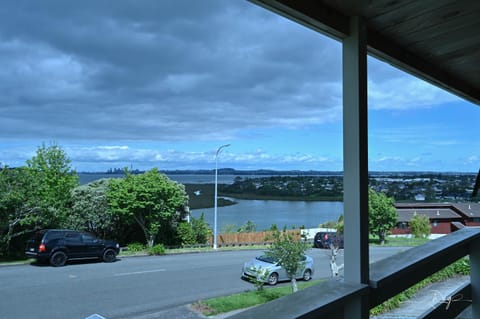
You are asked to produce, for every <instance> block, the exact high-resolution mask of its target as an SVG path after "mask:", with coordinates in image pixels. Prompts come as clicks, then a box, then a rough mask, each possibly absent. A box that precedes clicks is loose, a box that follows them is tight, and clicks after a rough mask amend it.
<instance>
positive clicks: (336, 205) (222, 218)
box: [191, 199, 343, 233]
mask: <svg viewBox="0 0 480 319" xmlns="http://www.w3.org/2000/svg"><path fill="white" fill-rule="evenodd" d="M236 201H237V202H238V204H236V205H232V206H225V207H218V208H217V224H218V225H217V230H218V232H219V233H221V230H222V229H223V228H224V227H225V226H226V225H229V224H234V225H236V227H237V228H238V227H240V226H241V225H243V224H245V223H246V222H247V221H249V220H250V221H252V222H254V223H255V225H257V230H259V231H260V230H264V229H269V228H270V226H271V225H272V224H276V225H277V227H278V228H279V229H283V227H284V226H286V227H287V228H292V226H297V227H300V226H305V227H306V228H316V227H318V225H319V224H322V223H324V222H327V221H331V220H333V221H336V220H338V217H339V216H340V215H341V214H343V203H342V202H303V201H295V202H294V201H280V200H243V199H237V200H236ZM191 213H192V216H193V217H195V218H198V217H200V215H201V213H205V220H206V222H207V223H209V224H210V225H211V227H213V220H214V209H213V208H203V209H195V210H192V212H191Z"/></svg>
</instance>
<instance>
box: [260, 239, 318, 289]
mask: <svg viewBox="0 0 480 319" xmlns="http://www.w3.org/2000/svg"><path fill="white" fill-rule="evenodd" d="M309 247H310V245H309V244H308V243H307V242H305V241H302V240H300V234H298V236H294V234H292V233H291V232H286V231H283V232H279V231H276V232H274V233H273V243H272V244H271V245H270V247H269V248H268V250H267V251H266V252H265V255H267V256H269V257H271V258H273V259H274V260H276V261H277V262H278V264H279V265H280V266H282V267H283V268H284V269H285V271H286V273H287V276H288V278H289V279H290V281H291V283H292V292H297V291H298V287H297V280H296V274H297V272H298V270H299V269H301V268H302V267H303V265H302V263H304V261H303V256H304V254H305V252H306V251H307V249H308V248H309Z"/></svg>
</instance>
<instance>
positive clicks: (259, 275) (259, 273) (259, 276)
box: [247, 266, 268, 291]
mask: <svg viewBox="0 0 480 319" xmlns="http://www.w3.org/2000/svg"><path fill="white" fill-rule="evenodd" d="M249 270H250V271H251V272H252V273H254V274H255V277H247V279H248V281H249V282H251V283H252V284H253V285H254V286H255V289H256V290H257V291H261V290H263V286H264V284H265V281H266V280H267V277H268V271H267V269H265V268H262V267H261V266H258V267H250V268H249Z"/></svg>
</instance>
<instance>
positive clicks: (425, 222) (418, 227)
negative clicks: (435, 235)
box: [408, 214, 431, 238]
mask: <svg viewBox="0 0 480 319" xmlns="http://www.w3.org/2000/svg"><path fill="white" fill-rule="evenodd" d="M408 226H409V228H410V232H411V233H412V234H413V236H415V238H427V237H428V236H429V235H430V232H431V227H430V219H429V218H428V216H427V215H421V214H419V215H415V216H413V217H412V219H410V221H409V222H408Z"/></svg>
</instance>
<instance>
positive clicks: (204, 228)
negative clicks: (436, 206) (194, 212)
mask: <svg viewBox="0 0 480 319" xmlns="http://www.w3.org/2000/svg"><path fill="white" fill-rule="evenodd" d="M191 225H192V230H193V234H194V236H195V242H196V243H197V244H206V243H207V242H208V239H209V238H210V236H211V235H212V231H211V230H210V227H209V226H208V224H207V222H206V221H205V214H204V213H202V214H201V215H200V217H199V218H194V217H192V220H191Z"/></svg>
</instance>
